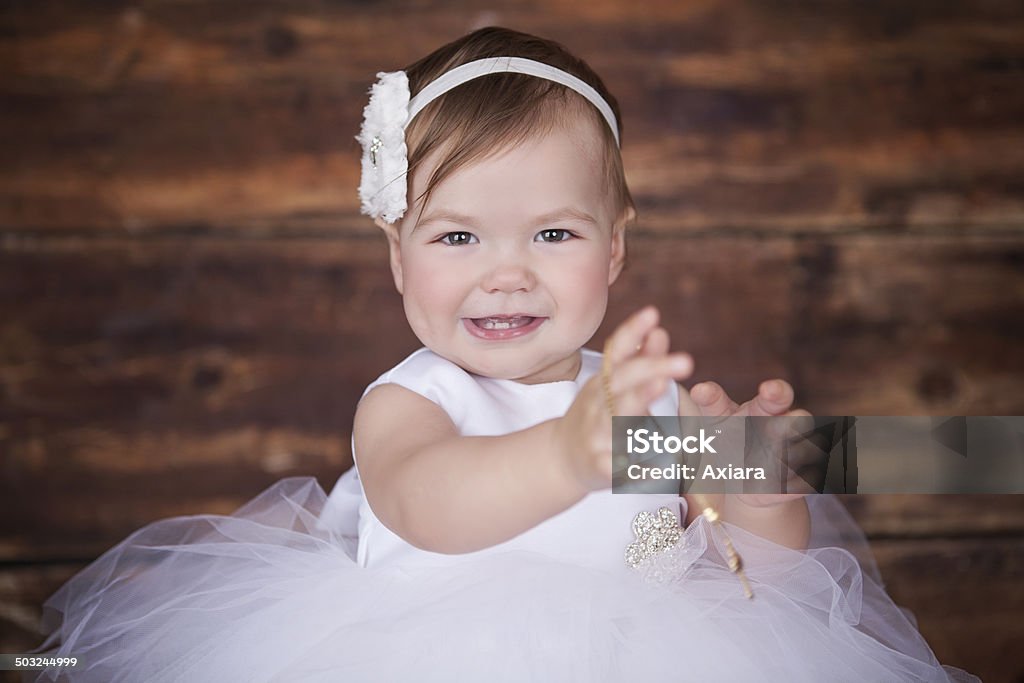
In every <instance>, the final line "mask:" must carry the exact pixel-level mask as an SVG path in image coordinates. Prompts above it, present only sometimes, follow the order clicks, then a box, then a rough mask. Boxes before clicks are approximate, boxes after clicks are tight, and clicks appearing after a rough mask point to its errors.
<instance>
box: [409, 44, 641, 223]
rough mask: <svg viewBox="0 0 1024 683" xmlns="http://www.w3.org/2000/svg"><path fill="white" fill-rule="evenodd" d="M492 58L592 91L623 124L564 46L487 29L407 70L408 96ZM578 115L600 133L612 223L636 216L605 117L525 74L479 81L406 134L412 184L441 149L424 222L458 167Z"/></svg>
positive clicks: (423, 114) (598, 84)
mask: <svg viewBox="0 0 1024 683" xmlns="http://www.w3.org/2000/svg"><path fill="white" fill-rule="evenodd" d="M487 57H525V58H527V59H534V60H536V61H539V62H544V63H545V64H550V65H551V66H554V67H557V68H559V69H562V70H563V71H566V72H568V73H570V74H572V75H574V76H576V77H577V78H579V79H580V80H582V81H584V82H585V83H587V84H589V85H590V86H591V87H593V88H594V89H595V90H596V91H597V92H598V93H599V94H600V95H601V96H602V97H603V98H604V99H605V101H606V102H607V103H608V106H610V107H611V109H612V111H613V112H614V113H615V118H616V120H617V121H618V127H619V130H618V133H619V138H620V139H621V138H622V114H621V112H620V111H619V105H618V102H617V101H616V100H615V97H613V96H612V94H611V93H610V92H609V91H608V89H607V88H606V87H605V85H604V83H603V82H602V81H601V78H600V77H599V76H598V75H597V74H596V73H594V71H593V70H592V69H591V68H590V67H589V66H588V65H587V64H586V62H584V61H583V60H582V59H579V58H578V57H575V56H574V55H572V54H571V53H570V52H569V51H568V50H566V49H565V48H564V47H563V46H562V45H561V44H559V43H557V42H555V41H552V40H547V39H544V38H538V37H536V36H533V35H530V34H528V33H522V32H520V31H514V30H511V29H507V28H502V27H499V26H488V27H485V28H481V29H478V30H476V31H473V32H472V33H469V34H467V35H465V36H463V37H461V38H459V39H458V40H455V41H453V42H451V43H448V44H447V45H443V46H442V47H440V48H438V49H437V50H435V51H434V52H432V53H430V54H429V55H427V56H426V57H423V58H422V59H420V60H418V61H416V62H414V63H413V64H411V65H409V66H408V67H406V68H405V69H404V70H405V72H406V75H407V76H408V78H409V92H410V94H411V96H413V97H415V95H416V94H417V93H418V92H419V91H420V90H422V89H423V88H424V87H426V86H427V85H428V84H429V83H431V82H432V81H433V80H435V79H436V78H438V77H439V76H441V75H442V74H444V73H445V72H447V71H450V70H451V69H453V68H455V67H457V66H460V65H462V64H465V63H467V62H472V61H474V60H477V59H484V58H487ZM579 116H584V117H589V118H590V119H591V120H593V121H594V122H595V123H596V126H597V128H598V130H600V131H601V136H602V138H601V139H602V143H603V144H602V147H603V152H602V153H601V154H600V157H601V158H602V161H603V166H604V168H603V177H604V179H605V183H606V189H607V191H608V192H609V194H610V195H611V197H612V201H613V205H612V206H613V214H612V219H613V221H618V220H619V219H621V218H622V217H623V215H624V214H625V212H626V211H627V209H632V210H633V211H635V210H636V208H635V205H634V203H633V197H632V195H631V194H630V192H629V187H627V185H626V177H625V172H624V170H623V166H622V157H621V155H620V154H619V147H618V145H617V144H616V142H615V137H614V135H613V134H612V131H611V129H610V128H609V127H608V124H607V122H606V121H605V119H604V117H603V116H602V115H601V113H600V112H599V111H598V110H597V108H596V107H594V105H593V104H591V103H590V101H588V100H587V99H586V98H584V97H583V96H581V95H580V94H579V93H577V92H576V91H574V90H572V89H571V88H568V87H566V86H564V85H562V84H561V83H555V82H554V81H549V80H547V79H543V78H537V77H535V76H528V75H525V74H518V73H509V72H496V73H494V74H488V75H487V76H482V77H479V78H474V79H472V80H470V81H467V82H466V83H463V84H461V85H459V86H458V87H456V88H454V89H452V90H450V91H448V92H447V93H445V94H444V95H442V96H440V97H438V98H437V99H435V100H433V101H432V102H430V104H428V105H427V106H426V107H425V108H424V109H423V110H422V111H420V113H419V114H417V115H416V118H414V119H413V120H412V121H411V122H410V123H409V126H408V127H407V128H406V145H407V146H408V153H409V174H408V176H407V182H410V184H411V179H412V177H413V173H414V172H415V170H416V168H417V167H418V166H419V165H420V164H422V163H423V161H424V159H426V157H427V156H429V155H430V154H431V153H432V152H434V151H435V150H437V149H439V148H440V149H442V150H444V151H442V152H441V154H442V158H441V161H440V163H439V164H438V166H437V168H436V169H434V172H433V174H432V175H431V176H430V179H429V181H428V183H427V188H426V190H424V192H423V194H421V195H420V197H418V198H416V199H415V200H413V202H410V205H414V202H415V201H418V200H419V199H420V198H422V199H423V203H422V204H421V206H420V214H419V216H418V217H417V222H418V221H419V218H421V217H422V215H423V208H424V207H425V206H426V205H427V202H428V201H429V200H430V196H431V193H432V192H433V190H434V189H435V188H436V187H437V186H438V185H439V184H440V183H441V182H442V181H443V180H444V179H445V178H447V177H448V176H450V175H451V174H452V173H454V172H455V171H457V170H458V169H459V168H461V167H463V166H466V165H468V164H470V163H472V162H474V161H476V160H479V159H482V158H484V157H486V156H488V155H490V154H493V153H495V152H497V151H499V150H504V149H511V148H513V147H515V146H516V145H518V144H520V143H522V142H524V141H526V140H528V139H530V138H531V137H533V136H535V135H538V134H544V133H547V132H549V131H551V130H552V129H555V128H557V127H559V126H563V127H564V126H566V125H567V124H568V123H569V122H578V121H579V120H580V119H579V118H578V117H579Z"/></svg>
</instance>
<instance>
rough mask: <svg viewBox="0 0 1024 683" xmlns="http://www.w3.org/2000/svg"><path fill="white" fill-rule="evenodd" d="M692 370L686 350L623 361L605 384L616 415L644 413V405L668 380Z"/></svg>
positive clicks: (654, 396) (645, 410)
mask: <svg viewBox="0 0 1024 683" xmlns="http://www.w3.org/2000/svg"><path fill="white" fill-rule="evenodd" d="M692 372H693V359H692V358H691V357H690V355H689V354H686V353H673V354H671V355H664V356H657V357H650V356H642V357H638V358H634V359H633V360H631V361H630V362H628V363H624V364H622V365H621V366H619V367H618V368H616V370H615V372H613V373H612V374H611V377H610V382H609V386H610V389H611V393H612V396H613V400H614V401H615V406H616V413H617V414H618V415H646V414H647V407H648V405H650V403H651V401H653V400H654V399H656V398H657V397H658V396H660V395H661V394H662V393H664V391H665V389H666V388H667V387H668V382H669V381H671V380H672V379H683V378H686V377H689V376H690V373H692Z"/></svg>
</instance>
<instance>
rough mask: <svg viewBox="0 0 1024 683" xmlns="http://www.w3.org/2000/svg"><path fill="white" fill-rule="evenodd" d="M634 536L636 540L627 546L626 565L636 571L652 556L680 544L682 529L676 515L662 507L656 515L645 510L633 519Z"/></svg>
mask: <svg viewBox="0 0 1024 683" xmlns="http://www.w3.org/2000/svg"><path fill="white" fill-rule="evenodd" d="M633 535H634V536H636V540H635V541H633V542H632V543H630V544H629V545H628V546H626V564H628V565H629V566H630V567H633V568H634V569H635V568H637V567H639V566H640V564H641V563H642V562H643V561H644V560H646V559H647V558H648V557H650V556H651V555H653V554H655V553H657V552H660V551H662V550H665V549H667V548H671V547H672V546H674V545H675V544H676V543H678V542H679V538H680V537H681V536H682V529H681V528H680V526H679V518H678V517H676V515H675V513H674V512H672V510H670V509H668V508H667V507H660V508H658V511H657V512H656V513H651V512H648V511H647V510H643V511H641V512H640V513H639V514H637V516H636V517H634V518H633Z"/></svg>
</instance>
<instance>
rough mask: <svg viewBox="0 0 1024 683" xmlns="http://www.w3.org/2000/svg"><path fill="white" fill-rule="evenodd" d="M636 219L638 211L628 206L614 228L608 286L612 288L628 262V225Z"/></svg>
mask: <svg viewBox="0 0 1024 683" xmlns="http://www.w3.org/2000/svg"><path fill="white" fill-rule="evenodd" d="M635 219H636V210H635V209H634V208H633V207H632V206H627V207H626V210H625V211H624V212H623V213H622V216H620V217H619V220H617V221H616V222H615V225H613V226H612V251H611V263H610V264H609V268H608V286H609V287H610V286H611V285H612V283H614V282H615V280H617V279H618V277H619V273H621V272H622V267H623V265H625V262H626V225H627V224H629V223H632V222H633V220H635Z"/></svg>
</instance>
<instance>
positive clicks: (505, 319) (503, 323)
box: [470, 315, 537, 330]
mask: <svg viewBox="0 0 1024 683" xmlns="http://www.w3.org/2000/svg"><path fill="white" fill-rule="evenodd" d="M536 319H537V318H536V317H533V316H529V315H516V316H493V317H487V318H470V320H472V321H473V324H474V325H476V326H477V327H479V328H480V329H482V330H511V329H515V328H517V327H526V326H527V325H529V324H530V323H532V322H533V321H534V320H536Z"/></svg>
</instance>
